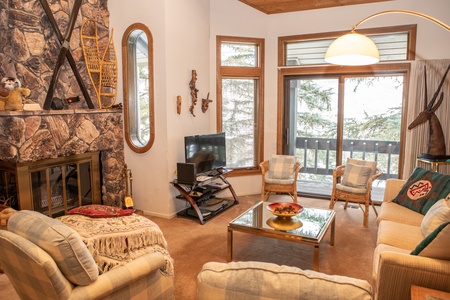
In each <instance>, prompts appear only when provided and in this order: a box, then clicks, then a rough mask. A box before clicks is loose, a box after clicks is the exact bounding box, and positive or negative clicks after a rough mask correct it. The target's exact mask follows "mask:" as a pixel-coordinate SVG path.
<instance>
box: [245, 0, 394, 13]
mask: <svg viewBox="0 0 450 300" xmlns="http://www.w3.org/2000/svg"><path fill="white" fill-rule="evenodd" d="M239 1H241V2H242V3H245V4H247V5H250V6H251V7H253V8H256V9H257V10H259V11H262V12H263V13H266V14H269V15H270V14H279V13H286V12H294V11H301V10H310V9H318V8H327V7H335V6H344V5H355V4H366V3H373V2H382V1H391V0H239Z"/></svg>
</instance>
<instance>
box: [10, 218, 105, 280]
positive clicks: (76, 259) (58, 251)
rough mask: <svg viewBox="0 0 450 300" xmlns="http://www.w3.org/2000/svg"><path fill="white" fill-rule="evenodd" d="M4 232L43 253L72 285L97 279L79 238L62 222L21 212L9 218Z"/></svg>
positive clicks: (89, 257)
mask: <svg viewBox="0 0 450 300" xmlns="http://www.w3.org/2000/svg"><path fill="white" fill-rule="evenodd" d="M8 230H9V231H11V232H13V233H15V234H17V235H20V236H22V237H23V238H26V239H27V240H29V241H31V242H33V243H35V244H36V245H38V246H39V247H41V248H42V249H43V250H45V251H46V252H47V253H48V254H49V255H50V256H51V257H52V258H53V260H54V261H55V262H56V264H57V265H58V268H59V269H60V270H61V272H62V273H63V274H64V276H65V277H66V278H67V279H68V280H69V281H70V282H72V283H73V284H75V285H88V284H90V283H92V282H94V281H95V280H96V279H97V277H98V269H97V265H96V264H95V261H94V258H93V257H92V255H91V253H90V252H89V251H88V249H87V247H86V245H85V244H84V243H83V241H82V239H81V237H80V235H79V234H78V233H77V232H76V231H75V230H73V229H71V228H70V227H68V226H66V225H64V224H63V223H62V222H60V221H58V220H55V219H52V218H49V217H47V216H45V215H43V214H41V213H38V212H35V211H28V210H21V211H18V212H17V213H15V214H13V215H12V216H11V217H10V219H9V221H8Z"/></svg>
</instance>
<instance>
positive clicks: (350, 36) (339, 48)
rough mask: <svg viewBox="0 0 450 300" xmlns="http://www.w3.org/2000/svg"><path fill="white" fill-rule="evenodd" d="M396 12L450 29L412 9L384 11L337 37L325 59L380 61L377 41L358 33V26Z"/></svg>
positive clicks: (348, 63) (357, 63)
mask: <svg viewBox="0 0 450 300" xmlns="http://www.w3.org/2000/svg"><path fill="white" fill-rule="evenodd" d="M395 13H397V14H408V15H414V16H418V17H422V18H424V19H427V20H429V21H432V22H434V23H436V24H438V25H440V26H442V27H444V28H445V29H447V30H448V31H450V26H448V25H447V24H445V23H443V22H441V21H439V20H438V19H435V18H433V17H430V16H428V15H425V14H422V13H419V12H415V11H410V10H387V11H382V12H379V13H376V14H373V15H371V16H368V17H367V18H365V19H363V20H362V21H360V22H358V23H357V24H356V25H355V26H353V28H352V30H351V31H350V33H347V34H345V35H343V36H341V37H339V38H337V39H336V40H335V41H334V42H333V43H331V45H330V47H328V50H327V52H326V54H325V61H326V62H327V63H330V64H334V65H341V66H363V65H371V64H376V63H377V62H379V61H380V54H379V52H378V48H377V46H376V45H375V43H374V42H373V41H372V40H371V39H370V38H368V37H367V36H365V35H362V34H359V33H357V32H356V28H357V27H358V26H359V25H361V24H362V23H364V22H366V21H368V20H370V19H372V18H375V17H377V16H381V15H386V14H395Z"/></svg>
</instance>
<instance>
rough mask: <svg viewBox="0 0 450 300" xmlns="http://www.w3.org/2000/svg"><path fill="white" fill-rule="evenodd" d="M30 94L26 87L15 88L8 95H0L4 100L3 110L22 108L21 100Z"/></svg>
mask: <svg viewBox="0 0 450 300" xmlns="http://www.w3.org/2000/svg"><path fill="white" fill-rule="evenodd" d="M30 94H31V91H30V90H29V89H27V88H16V89H14V90H12V91H10V92H9V94H8V96H6V97H0V100H2V101H4V102H5V108H4V109H5V110H23V100H24V98H26V97H28V96H30Z"/></svg>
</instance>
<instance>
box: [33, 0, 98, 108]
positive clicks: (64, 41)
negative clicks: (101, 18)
mask: <svg viewBox="0 0 450 300" xmlns="http://www.w3.org/2000/svg"><path fill="white" fill-rule="evenodd" d="M40 2H41V4H42V7H43V8H44V11H45V14H46V15H47V18H48V20H49V21H50V24H51V25H52V28H53V29H54V31H55V33H56V35H57V37H58V40H59V42H60V44H61V48H60V51H59V55H58V60H57V61H56V66H55V69H54V70H53V76H52V79H51V81H50V84H49V87H48V92H47V96H46V98H45V102H44V106H43V108H44V109H46V110H48V109H50V106H51V103H52V100H53V94H54V92H55V89H56V84H57V82H58V76H59V72H60V70H61V67H62V65H63V64H64V60H65V59H66V58H67V61H68V62H69V64H70V68H71V69H72V72H73V74H74V75H75V78H76V80H77V83H78V85H79V86H80V89H81V91H82V93H83V96H84V99H85V100H86V103H87V105H88V107H89V108H91V109H92V108H95V106H94V104H93V103H92V100H91V97H90V96H89V93H88V91H87V89H86V87H85V85H84V81H83V79H82V78H81V75H80V73H79V71H78V68H77V66H76V63H75V60H74V58H73V56H72V53H71V52H70V51H69V47H70V38H71V36H72V32H73V28H74V27H75V23H76V20H77V16H78V12H79V10H80V7H81V3H82V0H75V2H74V4H73V8H72V13H71V15H70V19H69V22H68V25H67V32H66V34H65V35H64V36H63V34H62V33H61V31H60V30H59V27H58V24H57V22H56V19H55V17H54V16H53V13H52V10H51V9H50V6H49V4H48V3H47V0H40Z"/></svg>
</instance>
